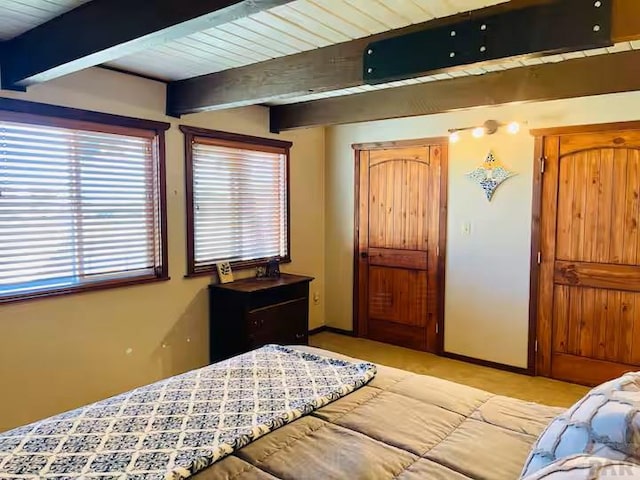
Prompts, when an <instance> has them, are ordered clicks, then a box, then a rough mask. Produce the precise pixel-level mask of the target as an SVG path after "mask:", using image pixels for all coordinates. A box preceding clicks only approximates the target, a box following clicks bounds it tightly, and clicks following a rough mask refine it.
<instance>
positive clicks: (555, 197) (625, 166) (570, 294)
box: [537, 130, 640, 385]
mask: <svg viewBox="0 0 640 480" xmlns="http://www.w3.org/2000/svg"><path fill="white" fill-rule="evenodd" d="M543 142H544V144H543V145H544V147H543V148H544V155H545V157H546V161H545V165H546V168H545V170H544V173H543V176H542V204H541V205H542V210H541V211H542V216H541V259H542V263H541V269H540V287H539V288H540V295H539V325H538V339H539V342H540V345H539V352H538V359H537V360H538V371H539V373H540V374H543V375H548V376H551V377H554V378H558V379H562V380H569V381H574V382H578V383H583V384H587V385H595V384H598V383H601V382H604V381H606V380H609V379H611V378H614V377H617V376H619V375H621V374H622V373H624V372H627V371H634V370H640V235H639V233H638V221H639V220H640V217H639V215H640V210H639V205H640V200H639V195H640V130H607V131H601V132H588V133H573V134H565V135H554V136H547V137H545V138H544V140H543Z"/></svg>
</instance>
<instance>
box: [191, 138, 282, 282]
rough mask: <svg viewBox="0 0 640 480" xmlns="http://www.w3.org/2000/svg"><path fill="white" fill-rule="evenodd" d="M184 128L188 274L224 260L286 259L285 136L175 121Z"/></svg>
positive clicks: (235, 262)
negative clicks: (259, 135) (247, 133)
mask: <svg viewBox="0 0 640 480" xmlns="http://www.w3.org/2000/svg"><path fill="white" fill-rule="evenodd" d="M180 128H181V130H182V131H183V132H184V134H185V145H186V155H185V160H186V181H187V185H186V187H187V235H188V242H187V243H188V249H187V250H188V252H187V257H188V262H187V270H188V274H189V275H195V274H199V273H209V272H211V271H213V269H214V265H215V264H216V263H218V262H221V261H229V262H231V264H232V266H235V267H236V268H241V267H250V266H255V265H258V264H260V263H262V262H264V261H265V260H266V259H268V258H272V257H279V258H280V261H285V262H286V261H289V179H288V175H289V149H290V147H291V143H290V142H283V141H279V140H272V139H266V138H257V137H249V136H245V135H237V134H231V133H225V132H218V131H213V130H204V129H198V128H192V127H184V126H182V127H180Z"/></svg>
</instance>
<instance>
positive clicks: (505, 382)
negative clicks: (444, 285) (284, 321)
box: [309, 332, 589, 407]
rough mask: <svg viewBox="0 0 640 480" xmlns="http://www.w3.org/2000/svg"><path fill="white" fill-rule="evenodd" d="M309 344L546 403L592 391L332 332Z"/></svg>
mask: <svg viewBox="0 0 640 480" xmlns="http://www.w3.org/2000/svg"><path fill="white" fill-rule="evenodd" d="M309 344H310V345H312V346H314V347H318V348H324V349H325V350H331V351H333V352H338V353H342V354H343V355H349V356H351V357H356V358H360V359H363V360H368V361H370V362H373V363H378V364H381V365H388V366H391V367H396V368H401V369H403V370H409V371H412V372H416V373H422V374H425V375H432V376H434V377H440V378H444V379H447V380H451V381H453V382H458V383H462V384H465V385H470V386H472V387H476V388H480V389H482V390H486V391H489V392H493V393H497V394H500V395H507V396H510V397H516V398H521V399H523V400H529V401H532V402H538V403H544V404H547V405H556V406H560V407H568V406H570V405H572V404H573V403H574V402H575V401H576V400H578V399H579V398H580V397H582V396H584V394H585V393H587V391H588V390H589V389H588V388H587V387H583V386H581V385H574V384H571V383H565V382H559V381H557V380H550V379H548V378H543V377H529V376H527V375H519V374H517V373H511V372H505V371H502V370H496V369H493V368H488V367H481V366H479V365H473V364H471V363H466V362H459V361H457V360H451V359H448V358H443V357H438V356H437V355H433V354H431V353H425V352H418V351H415V350H409V349H407V348H402V347H396V346H394V345H387V344H386V343H380V342H374V341H372V340H367V339H364V338H353V337H349V336H346V335H338V334H335V333H330V332H322V333H318V334H316V335H313V336H312V337H310V339H309Z"/></svg>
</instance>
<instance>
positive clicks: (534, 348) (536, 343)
mask: <svg viewBox="0 0 640 480" xmlns="http://www.w3.org/2000/svg"><path fill="white" fill-rule="evenodd" d="M533 350H534V351H535V352H537V351H538V340H536V341H535V343H534V345H533Z"/></svg>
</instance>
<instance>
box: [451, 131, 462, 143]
mask: <svg viewBox="0 0 640 480" xmlns="http://www.w3.org/2000/svg"><path fill="white" fill-rule="evenodd" d="M459 140H460V132H457V131H456V132H451V133H450V134H449V141H450V142H451V143H457V142H458V141H459Z"/></svg>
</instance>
